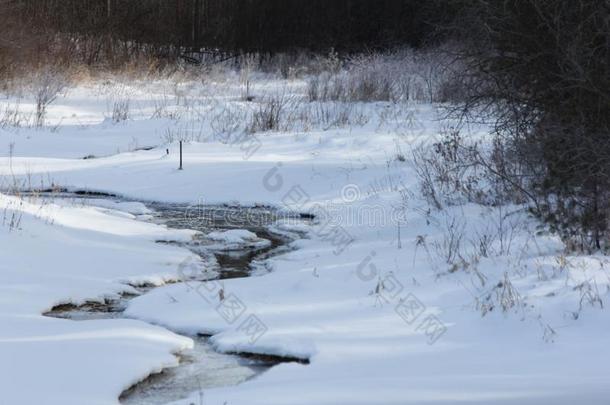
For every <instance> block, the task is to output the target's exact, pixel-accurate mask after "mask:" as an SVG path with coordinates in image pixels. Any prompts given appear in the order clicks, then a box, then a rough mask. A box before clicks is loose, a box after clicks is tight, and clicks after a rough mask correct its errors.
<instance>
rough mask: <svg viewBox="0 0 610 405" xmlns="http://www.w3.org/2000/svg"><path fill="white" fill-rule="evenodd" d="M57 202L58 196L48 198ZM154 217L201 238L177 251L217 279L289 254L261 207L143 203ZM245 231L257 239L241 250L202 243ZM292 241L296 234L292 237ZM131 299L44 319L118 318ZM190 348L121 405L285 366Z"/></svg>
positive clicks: (163, 399)
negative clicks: (216, 234) (215, 234)
mask: <svg viewBox="0 0 610 405" xmlns="http://www.w3.org/2000/svg"><path fill="white" fill-rule="evenodd" d="M53 198H54V199H57V198H58V197H57V196H53ZM59 198H62V199H66V198H70V199H79V200H82V203H83V204H86V205H87V204H91V205H96V203H95V202H96V201H98V202H99V201H100V199H109V198H110V199H112V200H114V201H117V200H118V199H117V198H116V197H114V196H112V197H109V196H103V195H94V196H92V195H82V194H81V195H76V194H72V195H62V196H60V197H59ZM79 202H80V201H79ZM146 205H147V207H148V208H150V209H152V210H153V211H154V213H153V214H152V215H151V216H150V217H148V218H146V220H149V221H152V222H155V223H159V224H164V225H166V226H168V227H170V228H174V229H193V230H197V231H201V232H202V234H201V235H200V236H197V237H196V238H194V239H193V240H192V241H191V242H188V243H178V242H176V244H177V245H180V246H183V247H186V248H188V249H190V250H191V251H192V252H194V253H196V254H198V255H200V256H201V257H202V258H204V260H205V262H206V263H210V264H209V266H211V267H213V269H212V270H213V271H214V274H216V275H217V276H216V278H218V279H227V278H235V277H248V276H249V275H250V274H251V271H252V270H253V268H254V267H257V266H255V265H261V264H263V263H264V259H266V258H268V257H271V256H273V255H276V254H279V253H281V252H283V251H286V250H288V247H287V242H288V241H289V240H290V239H291V238H290V236H287V235H286V234H284V233H282V235H279V234H277V233H274V232H272V231H271V230H270V229H269V226H270V225H271V224H273V222H274V221H275V220H276V219H278V218H280V217H281V216H280V215H279V214H278V213H277V212H276V211H274V210H272V209H270V208H265V207H256V208H242V207H229V206H194V205H185V204H162V203H148V204H146ZM230 229H246V230H248V231H250V232H253V233H255V234H256V236H257V239H254V240H251V241H248V242H247V243H242V244H231V243H223V242H219V241H217V240H210V239H208V238H206V234H208V233H209V232H212V231H225V230H230ZM294 236H295V237H296V236H297V235H296V234H295V235H294ZM134 287H135V288H136V289H137V290H138V292H139V293H140V294H146V293H147V292H148V291H150V290H151V289H153V288H154V287H150V286H148V287H143V286H134ZM134 297H135V296H133V295H124V296H122V297H121V298H120V299H117V300H108V301H106V302H105V303H102V304H101V303H94V302H91V303H87V304H85V305H82V306H78V307H77V306H73V305H62V306H58V307H55V308H54V309H53V310H52V311H50V312H49V313H47V314H46V315H47V316H52V317H58V318H66V319H72V320H74V321H85V320H87V321H91V320H96V319H118V318H123V311H124V309H125V308H126V306H127V305H128V302H129V300H131V299H133V298H134ZM189 337H190V338H192V339H193V341H194V348H193V349H191V350H187V351H184V352H182V353H180V354H179V360H180V365H179V366H178V367H175V368H169V369H165V370H164V371H163V372H161V373H158V374H154V375H151V376H149V377H148V378H147V379H145V380H144V381H142V382H140V383H138V384H136V385H134V386H132V387H131V388H129V389H128V390H126V391H125V392H124V393H123V394H122V395H121V397H120V401H121V403H122V404H129V405H136V404H137V405H140V404H165V403H168V402H171V401H176V400H179V399H183V398H186V397H188V396H189V395H191V394H192V393H199V395H203V393H204V391H205V390H206V389H209V388H213V387H220V386H231V385H236V384H239V383H242V382H244V381H246V380H248V379H251V378H254V377H256V376H257V375H259V374H261V373H263V372H264V371H266V370H268V369H269V368H270V367H272V366H274V365H276V364H278V363H280V362H284V361H294V360H296V359H280V358H273V357H269V356H265V357H261V356H250V355H243V356H240V355H229V354H223V353H217V352H215V351H214V350H213V349H212V346H211V345H210V344H209V343H208V338H207V337H205V336H189Z"/></svg>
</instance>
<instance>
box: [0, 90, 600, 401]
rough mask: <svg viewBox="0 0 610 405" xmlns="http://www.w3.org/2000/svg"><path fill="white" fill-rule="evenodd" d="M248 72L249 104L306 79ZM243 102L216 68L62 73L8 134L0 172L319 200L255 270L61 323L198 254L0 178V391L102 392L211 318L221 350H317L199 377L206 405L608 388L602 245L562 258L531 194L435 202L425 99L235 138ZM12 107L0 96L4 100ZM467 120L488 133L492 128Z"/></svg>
mask: <svg viewBox="0 0 610 405" xmlns="http://www.w3.org/2000/svg"><path fill="white" fill-rule="evenodd" d="M254 84H255V85H254V86H253V87H254V90H253V93H254V94H255V95H260V97H259V98H258V100H263V99H264V96H263V94H271V93H274V92H275V93H277V92H282V93H284V94H286V93H287V94H290V95H291V97H293V98H294V99H299V97H302V94H303V87H304V85H303V83H301V82H277V81H263V80H259V81H258V82H256V81H255V82H254ZM113 88H118V89H119V90H116V91H115V92H113ZM117 94H118V95H117ZM117 97H119V98H123V99H126V98H128V99H129V100H130V119H128V120H127V121H122V122H113V121H112V119H110V117H111V113H110V112H109V110H110V111H111V110H112V103H113V100H114V99H115V98H117ZM299 100H300V99H299ZM257 102H258V101H257V99H255V101H254V102H253V103H247V102H244V101H241V99H240V87H239V85H231V84H230V82H229V83H225V84H224V85H218V86H216V85H213V84H210V83H207V84H206V85H201V84H200V83H180V84H175V83H169V82H162V81H161V82H158V83H149V84H146V83H137V84H122V85H120V86H117V85H116V84H107V83H106V84H97V85H89V86H81V87H79V88H76V89H70V90H68V91H67V92H66V94H65V95H64V96H62V97H60V98H58V100H57V101H56V102H55V103H54V104H53V105H51V106H50V107H49V112H48V117H47V123H48V127H47V128H44V129H33V128H12V127H5V128H3V129H0V154H1V156H2V157H0V175H1V176H2V186H3V187H4V188H9V187H19V188H39V189H46V188H67V189H72V190H75V189H88V190H94V191H105V192H110V193H116V194H119V195H123V196H125V197H128V198H130V199H135V200H138V199H140V200H148V201H166V202H189V203H239V204H243V205H254V204H265V205H273V206H275V207H277V208H280V209H281V210H284V211H295V212H311V213H314V214H316V219H315V220H314V221H313V223H312V224H310V225H306V224H304V223H303V222H300V221H299V222H297V221H290V220H281V221H279V222H278V223H277V224H275V225H274V228H275V229H277V230H279V231H281V230H294V229H297V230H299V231H305V232H306V233H307V234H308V237H307V238H306V239H301V240H297V241H295V242H293V243H292V245H293V246H292V247H294V248H295V249H293V250H292V251H290V252H288V253H286V254H283V255H280V256H276V257H273V258H272V259H270V260H269V261H268V262H267V263H265V266H266V268H267V269H268V270H269V272H267V273H263V272H260V271H259V272H257V276H255V277H250V278H242V279H232V280H223V281H222V282H215V281H212V282H208V283H203V284H201V283H194V282H188V283H181V284H171V285H165V286H162V287H160V288H157V289H155V290H153V291H152V292H150V293H148V294H145V295H143V296H140V297H138V298H136V299H134V300H132V301H131V302H130V305H129V307H128V308H127V310H126V315H127V316H128V317H130V318H132V320H125V319H117V320H103V321H83V322H74V321H70V320H61V319H51V318H46V317H44V316H42V313H44V312H45V311H47V310H49V309H50V308H52V307H53V306H54V305H57V304H60V303H75V304H78V303H82V302H84V301H85V300H96V299H97V300H102V299H104V298H105V297H113V296H116V294H118V293H120V292H129V291H130V289H131V287H129V286H128V284H127V283H132V284H137V283H144V282H151V283H154V284H156V285H163V284H164V283H165V282H167V281H170V280H177V279H180V278H181V277H183V276H184V273H185V271H198V270H194V269H196V268H197V266H194V265H193V263H196V261H197V259H196V258H193V257H192V254H191V253H190V252H189V251H188V250H185V249H182V248H179V247H176V246H172V245H169V244H158V243H155V242H156V241H159V240H166V241H170V240H184V239H185V238H191V237H192V236H193V233H190V232H187V231H175V230H170V229H167V228H165V227H163V226H160V225H155V224H153V223H151V222H150V221H149V216H148V214H149V213H148V211H147V210H146V208H145V207H143V206H142V205H141V204H138V203H123V204H120V203H118V204H97V206H95V207H91V206H82V205H81V204H79V203H77V202H74V203H70V202H63V203H61V204H59V203H48V202H45V201H43V200H42V199H40V198H39V199H31V198H28V199H26V200H24V199H20V198H18V197H14V196H4V195H2V196H1V197H0V209H1V211H0V212H1V213H2V216H3V218H2V226H0V239H1V240H0V253H1V257H2V260H1V261H0V325H1V326H0V359H1V360H2V361H1V362H0V392H2V395H0V404H4V403H6V404H11V405H12V404H40V403H45V404H84V403H86V404H116V403H117V402H118V396H119V394H120V393H121V392H122V391H123V390H124V389H126V388H127V387H129V386H130V385H131V384H133V383H134V382H136V381H138V380H141V379H142V378H144V377H146V376H147V375H148V374H149V373H151V372H153V371H158V370H160V369H161V368H163V367H168V366H172V365H176V364H177V360H176V358H175V357H174V356H173V355H172V353H173V352H177V351H180V350H181V349H184V348H187V347H189V345H190V344H191V343H192V342H191V341H190V339H187V338H183V337H181V336H178V335H176V334H174V333H172V332H169V330H172V331H174V332H176V333H184V334H193V333H205V334H212V335H213V337H212V342H213V344H214V346H215V347H216V348H217V350H219V351H227V352H252V353H260V354H275V355H282V356H292V357H298V358H303V359H309V361H310V364H307V365H305V364H295V363H290V364H282V365H279V366H276V367H274V368H272V369H271V370H270V371H268V372H266V373H265V374H263V375H261V376H260V377H258V378H256V379H254V380H252V381H248V382H246V383H244V384H241V385H239V386H236V387H223V388H217V389H212V390H207V391H205V392H204V399H205V401H204V403H205V404H206V405H210V404H224V403H227V404H232V405H233V404H265V405H270V404H406V403H413V404H422V403H426V404H427V403H430V404H437V403H443V404H448V403H481V404H490V403H493V404H574V403H576V402H577V401H578V402H582V403H587V404H606V403H608V398H609V396H610V385H608V381H610V365H609V363H608V362H609V360H610V347H609V345H608V342H609V338H610V326H609V325H610V322H609V321H610V316H609V315H608V311H607V310H605V309H604V308H603V307H604V305H605V304H606V301H607V297H608V293H609V291H610V287H609V286H610V273H609V272H608V261H607V259H606V257H604V256H570V255H565V254H563V246H562V244H561V242H560V241H559V240H558V239H557V238H555V237H553V236H549V235H546V234H544V233H540V232H537V225H538V224H537V222H536V221H535V220H534V219H532V218H531V217H528V215H527V213H526V211H525V210H524V209H523V207H517V206H505V207H495V208H492V207H485V206H479V205H475V204H463V205H459V206H449V207H446V208H445V209H443V210H440V211H439V210H435V209H434V208H432V207H430V206H429V205H428V204H427V203H426V201H425V200H424V199H423V197H422V196H421V195H420V189H419V185H418V180H417V176H416V175H415V171H414V169H413V167H412V163H410V155H411V147H412V146H413V145H416V144H419V143H421V142H429V143H430V142H433V141H434V139H436V138H435V137H436V135H437V134H438V132H439V130H440V129H441V128H443V127H444V126H447V125H451V122H448V121H444V120H440V119H439V115H438V114H437V112H436V108H435V107H434V106H430V105H421V104H413V105H410V104H399V105H394V104H384V103H375V104H359V105H357V106H356V107H355V108H357V112H353V110H350V111H351V112H349V114H355V115H354V117H352V118H353V120H348V121H349V123H346V124H344V125H338V124H337V125H325V124H324V123H323V122H322V121H324V122H326V123H328V120H317V121H316V120H313V119H311V120H309V119H302V118H298V119H297V118H292V120H293V121H294V123H292V124H290V130H285V131H281V132H267V133H255V134H252V135H241V130H242V129H241V127H240V126H242V125H243V123H242V121H241V120H248V118H247V116H248V114H252V112H253V111H256V108H257V107H256V105H257V104H256V103H257ZM17 103H18V102H17V100H16V99H15V98H14V97H9V98H7V99H3V100H0V107H2V108H0V110H4V109H5V107H6V106H15V105H17ZM299 103H300V104H299V107H294V108H302V106H303V105H306V104H307V102H306V101H304V100H301V101H299ZM19 105H20V108H21V109H22V111H28V109H30V110H31V109H32V108H33V107H32V106H31V105H28V103H27V98H26V99H24V100H22V101H20V102H19ZM109 105H110V107H109ZM332 108H333V109H335V110H333V111H334V113H336V114H339V113H338V112H337V110H336V109H341V108H342V106H340V105H333V106H332ZM231 111H232V112H231ZM235 111H241V113H235ZM301 111H303V110H301ZM331 113H332V112H331ZM235 114H237V115H236V116H234V115H235ZM239 114H245V115H239ZM356 115H357V116H356ZM363 117H366V119H363ZM233 123H236V124H235V125H237V126H238V127H240V128H238V129H235V127H234V125H232V124H233ZM231 128H233V129H231ZM285 129H288V124H287V126H286V128H285ZM465 131H466V132H467V133H466V136H469V137H477V138H481V139H484V138H485V133H486V131H485V128H484V127H474V128H467V129H465ZM179 138H183V139H185V140H187V141H188V142H186V143H185V145H184V170H181V171H180V170H177V168H178V161H179V157H178V144H177V142H176V140H177V139H179ZM171 140H173V141H174V142H171V143H168V141H171ZM150 148H152V149H150ZM85 157H88V158H87V159H84V158H85ZM212 237H213V238H214V239H217V240H223V241H227V242H241V241H247V240H252V238H253V237H254V236H253V235H250V234H248V233H246V232H243V231H239V232H232V233H229V234H215V235H212ZM482 245H484V246H482ZM483 249H484V250H485V254H483V253H482V250H483ZM193 260H195V262H194V261H193ZM220 290H222V295H223V296H224V297H225V299H224V301H222V302H219V292H220ZM151 324H154V325H158V326H151ZM168 329H169V330H168ZM200 394H201V393H193V396H192V398H189V399H187V400H184V401H182V402H179V403H181V404H190V403H199V402H198V401H199V399H200V397H201V395H200Z"/></svg>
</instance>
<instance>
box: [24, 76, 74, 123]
mask: <svg viewBox="0 0 610 405" xmlns="http://www.w3.org/2000/svg"><path fill="white" fill-rule="evenodd" d="M67 85H68V80H67V78H66V77H65V76H64V75H63V74H62V73H61V72H60V71H59V70H57V69H55V68H46V69H43V70H41V71H39V72H37V73H36V74H35V75H34V77H33V78H32V93H33V95H34V99H35V102H36V116H35V125H36V126H37V127H42V126H44V123H45V118H46V113H47V107H48V106H49V104H51V103H52V102H53V101H55V99H56V98H57V96H58V95H59V93H60V92H61V91H62V90H64V89H65V88H66V86H67Z"/></svg>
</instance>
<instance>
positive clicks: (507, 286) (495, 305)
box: [476, 273, 523, 316]
mask: <svg viewBox="0 0 610 405" xmlns="http://www.w3.org/2000/svg"><path fill="white" fill-rule="evenodd" d="M522 306H523V299H522V298H521V295H520V294H519V292H518V291H517V289H516V288H515V286H514V285H513V283H512V282H511V280H510V278H509V277H508V273H504V278H503V279H502V280H501V281H499V282H498V283H497V284H496V285H495V286H493V287H492V288H491V290H490V291H488V292H486V293H484V294H483V295H482V296H481V297H478V298H477V301H476V307H477V309H478V310H479V311H480V312H481V315H482V316H485V315H487V314H488V313H490V312H492V311H494V310H496V309H500V310H501V311H502V312H503V313H507V312H509V311H511V310H513V309H519V308H521V307H522Z"/></svg>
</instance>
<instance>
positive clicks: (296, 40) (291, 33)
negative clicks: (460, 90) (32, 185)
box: [9, 0, 457, 52]
mask: <svg viewBox="0 0 610 405" xmlns="http://www.w3.org/2000/svg"><path fill="white" fill-rule="evenodd" d="M9 3H12V6H13V7H14V9H15V11H16V12H17V14H18V18H20V19H21V20H22V21H27V22H28V26H29V27H42V26H52V27H53V28H55V29H58V30H60V31H62V32H69V33H80V34H85V35H99V34H102V33H106V32H108V33H110V34H111V35H112V36H113V37H114V38H121V39H124V40H133V41H138V42H142V43H147V44H154V45H159V46H179V47H187V48H190V49H201V48H206V49H219V50H222V51H245V52H252V51H257V52H279V51H287V50H294V49H299V48H300V49H307V50H312V51H320V50H326V49H328V48H335V49H337V50H339V51H356V50H357V51H361V50H362V49H363V48H365V47H366V48H373V49H380V48H387V47H389V46H398V45H410V46H416V47H417V46H421V45H422V44H423V43H425V42H426V41H427V40H428V39H429V38H430V36H431V35H430V34H431V33H432V32H434V31H435V27H437V26H439V25H441V24H442V23H443V22H444V21H443V20H445V19H447V18H448V16H450V15H451V14H452V13H451V8H452V5H455V4H457V2H451V1H441V2H438V1H421V0H332V1H329V0H172V1H168V0H14V1H10V0H9Z"/></svg>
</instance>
